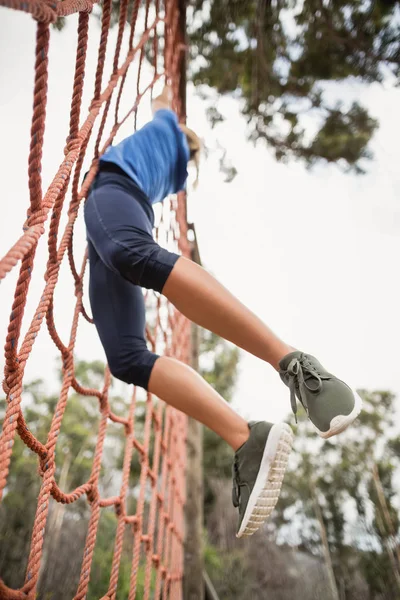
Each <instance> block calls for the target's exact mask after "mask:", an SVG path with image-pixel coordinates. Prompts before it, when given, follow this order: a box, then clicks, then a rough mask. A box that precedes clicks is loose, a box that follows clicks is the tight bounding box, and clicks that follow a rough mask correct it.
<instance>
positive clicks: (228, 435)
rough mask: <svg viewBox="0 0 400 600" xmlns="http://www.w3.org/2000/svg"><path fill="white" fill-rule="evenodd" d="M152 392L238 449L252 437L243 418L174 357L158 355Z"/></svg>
mask: <svg viewBox="0 0 400 600" xmlns="http://www.w3.org/2000/svg"><path fill="white" fill-rule="evenodd" d="M148 387H149V391H150V392H151V393H152V394H155V395H156V396H158V397H159V398H161V399H162V400H164V401H165V402H166V403H167V404H170V405H171V406H173V407H174V408H177V409H178V410H181V411H182V412H184V413H185V414H187V415H189V417H193V418H194V419H196V420H197V421H200V423H203V425H206V427H208V428H209V429H212V430H213V431H214V432H215V433H216V434H218V435H219V436H220V437H222V439H224V440H225V441H226V442H227V443H228V444H229V445H230V446H231V447H232V448H233V449H234V450H235V451H236V450H237V449H238V448H240V446H242V445H243V444H244V443H245V442H246V441H247V439H248V437H249V428H248V425H247V421H245V420H244V419H242V417H240V416H239V415H238V414H237V413H236V412H235V411H234V410H233V409H232V408H231V407H230V406H229V404H228V403H227V402H225V400H223V398H221V396H220V395H219V394H218V393H217V392H216V391H215V390H214V389H213V388H212V387H211V385H209V384H208V383H207V382H206V381H205V380H204V379H203V378H202V377H200V375H198V373H196V372H195V371H194V370H193V369H191V368H190V367H188V366H187V365H185V364H183V363H181V362H179V361H178V360H175V359H173V358H167V357H164V356H163V357H161V358H159V359H158V360H157V361H156V363H155V365H154V367H153V370H152V372H151V376H150V381H149V386H148Z"/></svg>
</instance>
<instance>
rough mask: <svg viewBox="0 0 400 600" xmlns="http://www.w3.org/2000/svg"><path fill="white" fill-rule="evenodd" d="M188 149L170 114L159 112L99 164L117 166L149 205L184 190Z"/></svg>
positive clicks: (104, 156)
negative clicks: (141, 193) (104, 162)
mask: <svg viewBox="0 0 400 600" xmlns="http://www.w3.org/2000/svg"><path fill="white" fill-rule="evenodd" d="M189 154H190V152H189V146H188V143H187V140H186V136H185V134H184V133H183V132H182V130H181V129H180V127H179V124H178V117H177V116H176V114H175V113H174V112H173V111H172V110H168V109H161V110H158V111H157V112H156V113H155V115H154V117H153V120H152V121H150V123H147V125H145V126H144V127H142V129H139V131H136V132H135V133H134V134H133V135H130V136H129V137H127V138H126V139H124V140H123V141H122V142H120V143H119V144H117V145H116V146H111V147H110V148H108V149H107V151H106V152H105V154H104V155H103V156H102V157H101V159H100V160H101V161H106V162H111V163H114V164H116V165H118V166H119V167H120V168H121V169H122V170H123V171H125V173H126V174H127V175H129V177H131V179H133V181H134V182H135V183H136V184H137V185H138V186H139V187H140V189H141V190H143V192H144V193H145V194H146V196H147V197H148V198H149V200H150V201H151V203H152V204H155V203H156V202H161V201H162V200H164V198H165V197H166V196H168V194H176V193H177V192H179V191H181V190H183V189H184V187H185V182H186V179H187V176H188V173H187V164H188V161H189Z"/></svg>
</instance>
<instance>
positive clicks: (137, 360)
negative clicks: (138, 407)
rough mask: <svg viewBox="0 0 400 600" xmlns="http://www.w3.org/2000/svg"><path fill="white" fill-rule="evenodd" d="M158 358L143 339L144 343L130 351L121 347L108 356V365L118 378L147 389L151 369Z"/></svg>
mask: <svg viewBox="0 0 400 600" xmlns="http://www.w3.org/2000/svg"><path fill="white" fill-rule="evenodd" d="M157 358H158V355H157V354H153V353H152V352H150V351H149V350H148V348H147V346H146V343H145V342H144V340H143V343H140V344H138V345H137V346H136V347H135V348H131V349H129V351H123V349H121V350H120V351H119V352H118V353H116V354H114V355H112V356H108V366H109V368H110V372H111V374H112V375H113V376H114V377H115V378H116V379H119V380H120V381H124V382H125V383H129V384H133V385H137V386H139V387H141V388H144V389H145V390H147V389H148V383H149V379H150V375H151V371H152V369H153V366H154V363H155V361H156V360H157Z"/></svg>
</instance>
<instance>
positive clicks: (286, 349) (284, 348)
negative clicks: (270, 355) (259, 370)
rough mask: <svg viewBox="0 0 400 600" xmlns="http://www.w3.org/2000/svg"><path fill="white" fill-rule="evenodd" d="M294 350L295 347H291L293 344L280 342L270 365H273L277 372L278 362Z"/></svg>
mask: <svg viewBox="0 0 400 600" xmlns="http://www.w3.org/2000/svg"><path fill="white" fill-rule="evenodd" d="M295 351H296V348H293V346H288V345H287V344H282V345H281V346H280V348H279V350H277V352H276V354H275V356H274V359H273V361H271V365H272V366H273V367H274V369H275V370H276V371H278V372H279V370H280V367H279V363H280V362H281V360H282V358H284V357H285V356H287V355H288V354H290V353H291V352H295Z"/></svg>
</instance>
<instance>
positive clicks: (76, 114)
mask: <svg viewBox="0 0 400 600" xmlns="http://www.w3.org/2000/svg"><path fill="white" fill-rule="evenodd" d="M0 5H4V6H6V7H10V8H14V9H17V10H20V11H25V12H29V13H31V15H32V16H33V17H34V19H36V21H37V36H36V63H35V83H34V100H33V116H32V128H31V144H30V154H29V171H28V173H29V191H30V202H29V208H28V218H27V221H26V223H25V225H24V228H23V229H24V230H23V234H22V236H21V237H20V238H19V240H18V241H17V242H16V243H15V245H14V246H13V247H12V248H11V249H10V250H9V252H8V253H7V254H6V255H5V256H4V258H3V259H2V260H1V261H0V279H3V278H4V277H5V276H6V275H7V273H8V272H9V271H11V270H12V269H13V268H14V267H16V266H17V264H18V263H21V265H20V272H19V278H18V282H17V286H16V290H15V297H14V302H13V305H12V312H11V317H10V322H9V327H8V335H7V340H6V345H5V376H4V383H3V387H4V390H5V392H6V394H7V400H6V414H5V418H4V422H3V429H2V435H1V438H0V498H1V497H2V494H3V492H4V489H5V486H6V483H7V476H8V472H9V466H10V459H11V454H12V448H13V443H14V438H15V434H16V433H18V434H19V436H20V437H21V438H22V440H23V442H24V443H25V444H26V445H27V446H28V447H29V448H30V449H31V450H32V451H33V452H35V453H36V454H37V456H38V458H39V474H40V477H41V478H42V483H41V488H40V494H39V497H38V501H37V511H36V516H35V521H34V527H33V532H32V539H31V546H30V555H29V560H28V565H27V568H26V578H25V583H24V585H23V587H22V588H21V589H20V590H12V589H10V588H9V587H7V586H6V585H5V583H4V582H2V581H1V580H0V599H13V600H14V599H18V600H19V599H22V598H23V599H26V598H30V599H33V598H35V594H36V590H37V584H38V577H39V569H40V566H41V558H42V552H43V544H44V537H45V526H46V522H47V518H48V513H49V501H50V497H53V498H54V500H55V501H57V502H59V503H63V504H71V503H74V502H76V501H77V500H78V499H79V498H81V497H82V496H83V495H85V494H86V497H87V501H88V502H89V504H90V520H89V526H88V531H87V537H86V544H85V549H84V552H83V562H82V568H81V574H80V579H79V585H78V589H77V591H76V594H75V596H74V598H75V599H83V598H85V595H86V593H87V590H88V585H89V578H90V569H91V563H92V557H93V552H94V549H95V545H96V532H97V529H98V524H99V518H100V512H101V509H102V508H103V507H110V506H114V507H115V511H116V515H117V529H116V536H115V544H114V554H113V562H112V567H111V575H110V581H109V587H108V590H107V592H106V593H105V595H104V596H103V598H104V599H106V598H107V599H114V598H115V597H116V593H117V584H118V574H119V567H120V561H121V554H122V546H123V537H124V535H125V531H126V529H127V528H128V529H129V530H130V531H131V533H132V536H133V542H132V548H133V552H132V569H131V580H130V593H129V600H131V599H133V598H135V597H136V588H137V574H138V566H139V562H140V564H145V582H144V589H145V591H144V596H143V597H144V598H146V599H147V598H150V594H151V597H152V598H156V599H158V598H163V599H167V598H171V599H174V600H175V599H177V600H179V599H180V598H181V597H182V592H181V580H182V568H183V505H184V491H185V482H184V470H185V456H186V452H185V437H186V419H185V417H184V415H182V414H181V413H178V412H177V411H174V410H173V409H171V408H170V407H166V406H165V405H164V404H163V403H162V402H160V401H158V400H157V399H155V398H153V397H152V396H151V395H148V397H147V401H146V413H145V423H144V429H143V434H142V436H141V438H140V439H139V438H138V436H137V435H135V430H134V425H135V407H136V402H137V400H136V397H137V394H136V391H134V393H133V397H132V400H131V403H130V408H129V412H128V414H127V415H126V416H125V417H124V418H121V417H120V416H118V415H116V414H115V413H114V412H113V410H112V407H111V406H110V402H109V397H108V391H109V387H110V379H111V378H110V373H109V371H108V369H106V371H105V376H104V386H103V388H102V389H101V390H97V389H88V388H86V387H84V386H83V385H81V384H80V383H79V381H77V379H76V377H75V371H74V348H75V342H76V338H77V332H78V324H79V319H80V318H85V319H86V320H88V321H89V322H90V318H89V317H88V316H87V314H86V311H85V309H84V306H83V280H84V276H85V270H86V263H87V256H86V253H85V256H84V257H83V260H82V262H81V266H80V267H79V268H78V267H77V266H76V263H75V257H74V254H73V235H74V224H75V221H76V219H77V216H78V211H79V208H80V206H81V205H82V202H83V199H84V198H85V194H86V192H87V190H88V188H89V186H90V184H91V182H92V181H93V178H94V176H95V173H96V168H97V162H98V157H99V155H101V154H102V153H103V152H104V150H105V149H106V148H107V146H108V145H109V144H110V143H111V142H112V140H113V139H114V137H115V135H116V134H117V132H118V131H119V129H120V127H121V126H122V124H123V123H125V121H126V120H127V119H129V118H134V121H135V126H136V114H137V109H138V106H139V103H140V102H141V100H142V99H143V97H144V96H150V94H151V93H152V89H153V87H154V85H155V84H156V83H157V82H158V81H159V80H160V79H164V78H165V79H166V80H168V81H169V82H170V83H171V85H172V88H173V92H174V105H175V106H174V108H175V109H176V111H177V112H178V114H179V116H180V117H181V119H184V114H183V103H182V99H181V98H180V96H179V90H180V72H181V69H182V61H183V60H184V45H183V34H182V31H184V24H183V22H182V15H181V13H180V11H179V3H178V1H177V0H165V2H163V3H162V2H160V0H154V2H152V1H151V0H147V1H146V0H143V6H140V5H141V0H133V1H132V0H131V1H130V2H128V0H121V2H120V8H119V22H118V33H117V39H116V46H115V51H114V59H113V69H112V74H111V76H110V78H109V80H108V82H107V83H106V85H103V71H104V64H105V59H106V52H107V41H108V34H109V30H110V22H111V18H112V2H111V0H104V3H103V10H102V16H101V38H100V44H99V48H98V61H97V69H96V74H95V85H94V92H93V98H92V101H91V103H90V107H89V111H88V114H87V116H86V118H85V119H82V118H81V104H82V90H83V84H84V77H85V64H86V53H87V46H88V34H89V25H90V26H91V22H92V21H94V22H95V19H93V18H91V17H90V12H91V10H92V8H93V4H92V2H91V1H90V0H64V1H62V2H54V1H53V0H50V1H46V0H23V1H20V0H0ZM77 12H78V13H79V24H78V41H77V48H76V65H75V75H74V83H73V93H72V100H71V111H70V126H69V135H68V138H67V141H66V146H65V150H64V155H65V156H64V158H63V160H62V162H61V165H60V167H59V169H58V171H57V173H56V174H55V176H54V179H53V180H52V182H51V183H50V185H49V187H48V189H47V191H46V192H45V193H44V194H43V191H42V177H41V166H42V147H43V141H44V131H45V122H46V102H47V83H48V52H49V40H50V29H49V28H50V26H51V23H53V22H55V21H56V20H57V18H58V17H60V16H67V15H70V14H72V13H77ZM128 20H129V25H130V27H127V26H126V24H127V21H128ZM141 20H143V23H144V25H143V32H142V34H141V36H140V38H139V40H138V41H137V43H136V42H135V40H136V39H137V32H136V33H135V26H136V25H137V24H138V23H139V22H141ZM124 35H129V40H128V45H127V48H128V50H127V54H126V56H125V58H124V59H123V60H121V58H120V54H121V48H122V46H123V37H124ZM125 41H126V40H125ZM160 49H162V52H160ZM146 56H151V60H152V78H151V81H150V82H149V83H147V84H146V85H144V84H142V81H141V77H142V71H143V64H144V61H145V60H146ZM146 68H147V67H146ZM129 69H131V71H132V70H134V72H135V75H136V82H137V87H136V98H135V100H134V103H133V106H131V107H130V109H129V111H128V112H127V113H126V114H125V115H124V116H122V117H121V116H120V114H119V113H120V105H121V97H122V94H123V90H124V87H125V82H126V77H127V74H128V71H129ZM113 96H115V97H114V101H115V114H114V117H113V119H112V120H113V124H112V127H111V131H110V133H109V135H108V137H107V136H104V131H105V128H106V123H107V122H108V120H109V118H110V115H109V109H110V106H111V102H112V100H113ZM95 123H96V125H97V124H98V134H97V138H96V141H95V144H94V148H95V150H94V156H93V160H92V162H91V167H90V170H89V173H88V175H87V177H86V179H85V181H84V183H83V184H82V186H81V187H80V182H81V181H82V166H83V161H84V158H85V153H86V150H87V147H88V144H89V140H90V138H91V135H92V132H93V130H94V125H95ZM104 137H105V138H106V139H103V138H104ZM169 206H170V209H169ZM62 214H64V215H65V214H66V215H67V224H66V226H65V228H64V230H61V227H60V219H61V216H62ZM163 215H164V218H161V221H160V224H159V227H158V230H157V236H158V239H159V240H160V242H161V243H164V244H167V245H168V246H169V247H171V248H174V249H179V250H180V252H181V253H183V254H185V255H188V254H189V246H188V241H187V235H186V234H187V222H186V209H185V197H184V195H180V196H179V197H178V198H173V199H171V200H170V205H167V206H164V210H163ZM47 219H50V225H49V233H48V262H47V268H46V272H45V276H44V279H45V283H44V288H43V293H42V295H41V299H40V302H39V305H38V306H37V309H36V311H35V313H34V316H33V319H32V321H31V323H30V325H29V326H28V328H27V333H26V334H25V336H24V337H23V339H22V336H21V328H22V325H23V319H24V309H25V306H26V301H27V295H28V292H29V286H30V280H31V276H32V272H33V269H34V266H35V261H34V259H35V252H36V248H37V246H38V243H40V242H41V241H43V239H41V238H42V236H43V235H44V232H45V223H46V221H47ZM66 260H68V262H69V266H70V269H71V272H72V275H73V278H74V281H75V295H76V304H75V310H74V315H73V320H72V326H71V334H70V338H69V340H68V341H63V340H62V339H61V336H59V334H58V333H57V329H56V324H55V320H54V315H53V295H54V290H55V287H56V284H57V280H58V277H59V272H60V267H61V264H62V262H63V261H66ZM147 299H148V302H149V303H150V305H151V306H153V308H154V309H155V310H154V311H153V312H154V314H155V315H156V316H155V319H154V323H153V326H152V327H150V326H149V327H148V340H149V345H150V347H151V349H152V350H153V351H158V352H163V353H164V354H167V355H169V356H175V357H177V358H178V359H180V360H183V361H188V359H189V324H188V322H187V320H186V319H185V318H184V317H183V316H182V315H181V314H180V313H178V312H177V311H176V310H175V309H174V308H173V307H172V306H170V305H168V304H167V303H166V301H165V299H163V298H161V297H158V296H157V295H155V294H148V298H147ZM44 322H46V325H47V328H48V331H49V333H50V335H51V337H52V339H53V341H54V343H55V345H56V346H57V348H58V350H59V351H60V353H61V356H62V363H63V371H62V372H63V377H62V386H61V391H60V394H59V399H58V404H57V407H56V411H55V413H54V416H53V419H52V423H51V427H50V430H49V432H48V435H47V439H46V440H43V441H40V440H39V439H37V438H36V437H35V436H34V435H33V434H32V433H31V432H30V430H29V424H27V423H26V422H25V419H24V415H23V413H22V410H21V395H22V392H23V385H24V372H25V366H26V363H27V360H28V359H29V356H30V353H31V350H32V347H33V345H34V343H35V338H36V336H37V333H38V331H39V330H40V329H41V327H42V326H43V323H44ZM71 388H72V389H73V390H75V391H76V392H77V393H79V394H82V395H85V396H93V397H96V398H97V399H98V406H99V411H100V426H99V431H98V436H97V444H96V449H95V453H94V460H93V464H92V469H91V474H90V477H89V479H88V480H87V481H86V482H82V484H81V485H80V486H79V487H77V488H76V489H74V490H73V491H72V492H70V493H66V492H64V491H63V490H62V489H60V487H59V485H58V483H57V481H56V478H55V475H56V463H55V450H56V446H57V438H58V435H59V432H60V429H62V426H63V423H62V421H63V415H64V411H65V409H66V405H67V402H68V394H69V391H70V390H71ZM110 422H114V423H116V424H119V425H120V426H121V427H122V428H124V431H125V434H126V442H125V451H124V459H123V468H122V483H121V487H120V492H119V495H118V496H116V497H110V498H104V497H101V496H100V492H99V477H100V466H101V459H102V452H103V446H104V441H105V435H106V429H107V425H108V424H109V423H110ZM150 445H152V452H150ZM135 452H137V453H139V456H140V462H141V471H140V492H139V497H138V499H137V510H136V513H135V514H133V515H131V514H127V503H126V497H127V491H128V482H129V473H130V468H131V461H132V456H133V454H134V453H135ZM149 489H150V490H151V491H150V493H149ZM145 512H146V518H144V513H145ZM50 533H51V532H50ZM23 568H24V566H23V565H21V569H23Z"/></svg>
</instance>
